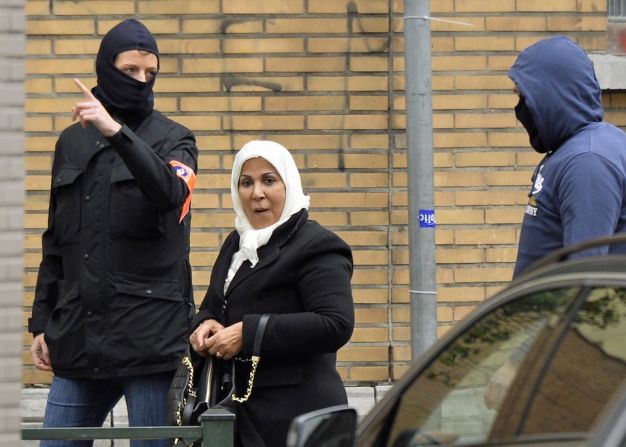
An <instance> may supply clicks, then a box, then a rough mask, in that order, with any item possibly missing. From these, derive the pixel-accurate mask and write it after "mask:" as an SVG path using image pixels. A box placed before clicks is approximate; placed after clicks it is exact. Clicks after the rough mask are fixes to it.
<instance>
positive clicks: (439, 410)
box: [357, 275, 626, 447]
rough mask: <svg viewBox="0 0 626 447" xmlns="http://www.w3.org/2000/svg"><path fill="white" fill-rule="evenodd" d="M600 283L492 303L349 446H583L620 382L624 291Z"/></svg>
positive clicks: (524, 290) (541, 289) (523, 290)
mask: <svg viewBox="0 0 626 447" xmlns="http://www.w3.org/2000/svg"><path fill="white" fill-rule="evenodd" d="M622 276H623V275H622ZM607 281H612V280H609V279H607V278H604V279H599V280H597V281H595V283H594V281H589V280H582V279H580V278H578V279H576V278H574V279H572V278H568V279H567V280H563V279H562V278H561V279H555V280H550V279H549V278H548V279H544V280H543V281H538V282H536V283H535V284H534V285H530V286H524V287H520V288H518V289H519V290H514V291H512V292H510V293H509V296H506V297H502V299H500V300H496V303H495V304H493V305H492V306H490V307H489V306H487V309H486V310H485V311H484V312H481V313H479V314H478V315H476V316H475V317H474V318H472V319H470V321H468V322H467V323H466V324H465V325H463V327H462V328H461V329H459V330H458V331H457V332H456V333H455V334H454V335H453V336H451V337H450V339H449V340H448V341H446V342H445V343H443V344H442V346H440V348H439V350H438V351H437V352H435V353H434V354H433V355H431V356H429V358H428V360H427V361H426V363H425V365H424V366H422V367H418V368H417V369H416V371H415V374H414V375H413V376H412V377H410V378H409V379H408V380H405V381H404V382H403V383H402V384H400V385H399V386H398V389H396V390H395V392H393V393H391V396H390V397H389V398H388V399H387V400H386V401H383V402H381V405H379V407H378V410H377V411H376V412H374V413H372V414H371V415H369V416H368V417H367V418H366V419H365V420H364V421H363V423H362V424H361V426H360V428H359V431H358V433H357V445H358V446H385V447H403V446H425V445H451V446H452V445H527V444H529V443H532V444H533V445H586V442H587V439H588V436H589V432H590V431H591V430H592V429H593V426H594V425H595V424H596V423H597V422H598V421H597V417H598V415H599V414H602V412H603V410H604V409H605V408H606V407H607V406H608V405H610V403H611V401H612V399H615V395H616V394H618V391H619V389H620V386H621V385H622V384H623V382H624V377H626V363H625V359H626V356H625V347H626V284H624V280H623V279H619V280H617V281H614V284H612V285H610V286H607V285H606V284H607Z"/></svg>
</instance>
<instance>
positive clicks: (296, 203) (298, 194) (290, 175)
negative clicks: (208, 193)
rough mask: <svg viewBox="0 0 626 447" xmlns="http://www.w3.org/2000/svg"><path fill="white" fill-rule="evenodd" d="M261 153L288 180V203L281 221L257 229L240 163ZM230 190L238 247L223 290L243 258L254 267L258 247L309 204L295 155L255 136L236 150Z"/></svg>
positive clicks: (286, 188) (286, 198)
mask: <svg viewBox="0 0 626 447" xmlns="http://www.w3.org/2000/svg"><path fill="white" fill-rule="evenodd" d="M257 157H261V158H263V159H265V160H266V161H267V162H268V163H270V164H271V165H272V166H274V168H275V169H276V171H278V174H279V175H280V178H281V179H282V181H283V183H284V184H285V206H284V208H283V212H282V213H281V215H280V219H278V222H276V223H274V224H272V225H270V226H268V227H265V228H261V229H258V230H255V229H254V228H253V227H252V225H250V221H249V220H248V217H247V216H246V213H245V211H244V209H243V205H242V204H241V200H240V199H239V176H240V174H241V167H242V166H243V164H244V163H245V162H246V161H247V160H250V159H251V158H257ZM230 193H231V196H232V200H233V208H234V210H235V229H236V230H237V232H238V233H239V250H238V251H237V252H236V253H235V254H234V255H233V258H232V260H231V264H230V268H229V269H228V275H227V276H226V282H225V283H224V293H226V290H228V286H229V285H230V282H231V281H232V279H233V277H234V276H235V273H237V270H239V267H241V264H243V262H244V261H246V260H248V261H250V264H251V265H252V267H254V266H255V265H256V264H257V262H259V256H258V254H257V250H258V249H259V247H262V246H263V245H265V244H267V242H268V241H269V240H270V238H271V237H272V233H273V232H274V230H275V229H276V228H278V227H279V226H280V225H282V224H283V223H285V222H286V221H287V220H288V219H289V218H290V217H291V216H293V215H294V214H296V213H297V212H299V211H300V210H301V209H303V208H304V209H308V208H309V200H310V198H309V196H306V195H304V192H303V190H302V180H301V179H300V173H299V172H298V168H297V166H296V163H295V161H294V160H293V157H292V156H291V154H290V153H289V151H288V150H287V149H286V148H285V147H283V146H281V145H280V144H278V143H275V142H273V141H265V140H255V141H250V142H248V143H246V144H245V145H244V146H243V147H242V148H241V149H240V150H239V152H238V153H237V156H236V157H235V161H234V163H233V170H232V175H231V182H230Z"/></svg>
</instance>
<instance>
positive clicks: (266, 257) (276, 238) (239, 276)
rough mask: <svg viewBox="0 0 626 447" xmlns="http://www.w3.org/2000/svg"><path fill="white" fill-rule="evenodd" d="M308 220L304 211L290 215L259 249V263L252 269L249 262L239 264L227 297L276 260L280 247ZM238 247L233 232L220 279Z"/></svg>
mask: <svg viewBox="0 0 626 447" xmlns="http://www.w3.org/2000/svg"><path fill="white" fill-rule="evenodd" d="M308 218H309V213H308V212H307V210H306V209H302V210H300V211H298V212H297V213H296V214H294V215H292V216H291V217H290V218H289V220H287V222H285V223H284V224H282V225H281V226H279V227H278V228H276V229H275V230H274V233H272V237H271V238H270V240H269V241H268V242H267V244H266V245H264V246H262V247H260V248H259V251H258V253H259V262H258V263H257V265H255V266H254V268H252V267H251V266H250V262H249V261H244V263H243V264H241V267H239V270H237V273H236V274H235V276H234V278H233V280H232V281H231V283H230V286H229V287H228V291H227V293H226V294H227V295H228V294H229V293H230V292H231V291H232V290H234V289H235V287H237V285H238V284H239V283H240V282H241V281H243V280H244V279H246V278H247V277H248V276H250V275H251V274H253V273H256V272H258V271H259V270H262V269H263V268H265V267H267V266H268V265H270V264H272V263H273V262H274V261H275V260H276V259H277V258H278V256H279V254H280V249H281V247H283V246H284V245H285V244H286V243H287V242H288V241H289V239H291V237H292V236H293V235H294V234H295V233H296V232H297V231H298V229H299V228H300V227H301V226H302V225H303V224H304V223H305V222H306V221H307V220H308ZM238 247H239V234H238V233H236V232H235V233H234V234H233V238H232V241H231V243H230V244H229V247H228V256H227V257H226V259H227V262H224V263H223V265H222V269H223V271H222V272H220V275H219V276H220V277H223V278H226V273H227V272H228V268H229V266H230V260H231V259H232V255H233V254H234V253H235V251H237V249H238Z"/></svg>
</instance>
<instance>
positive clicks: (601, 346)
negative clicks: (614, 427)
mask: <svg viewBox="0 0 626 447" xmlns="http://www.w3.org/2000/svg"><path fill="white" fill-rule="evenodd" d="M625 378H626V289H623V288H610V287H608V288H607V287H602V288H595V289H593V290H591V291H590V293H589V295H588V297H587V299H586V300H585V302H584V303H583V304H582V305H581V306H580V309H578V310H577V312H576V314H575V317H574V319H573V321H572V323H571V325H569V326H568V329H567V331H566V332H565V333H564V334H563V335H562V336H561V337H560V339H559V341H558V343H557V345H556V346H555V349H554V355H553V356H551V358H550V359H549V362H548V364H547V365H546V367H545V371H544V372H543V373H542V374H541V376H540V380H539V381H538V382H537V384H535V385H534V386H533V389H532V390H527V391H526V393H527V394H528V401H527V403H526V405H525V408H524V409H523V412H522V413H521V415H522V417H521V418H520V422H519V427H518V428H517V432H518V433H519V434H529V435H530V434H540V433H555V432H576V431H589V430H590V429H591V428H592V426H593V424H594V422H595V421H596V418H597V417H598V415H599V414H601V413H602V410H603V409H604V408H605V406H606V405H607V403H609V402H611V400H612V399H614V398H617V396H616V393H617V392H618V391H619V390H620V389H621V386H622V384H623V383H624V381H625Z"/></svg>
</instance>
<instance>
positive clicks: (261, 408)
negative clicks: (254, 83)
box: [190, 141, 354, 447]
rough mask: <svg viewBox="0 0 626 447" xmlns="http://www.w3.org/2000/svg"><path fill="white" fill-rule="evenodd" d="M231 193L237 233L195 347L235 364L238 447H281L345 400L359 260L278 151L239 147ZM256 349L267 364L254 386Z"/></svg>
mask: <svg viewBox="0 0 626 447" xmlns="http://www.w3.org/2000/svg"><path fill="white" fill-rule="evenodd" d="M231 192H232V199H233V205H234V209H235V214H236V218H235V227H236V231H233V232H232V233H231V234H230V235H229V236H228V237H227V238H226V240H225V241H224V244H223V246H222V248H221V250H220V253H219V256H218V258H217V260H216V261H215V265H214V267H213V271H212V273H211V281H210V284H209V288H208V291H207V293H206V296H205V297H204V300H203V301H202V304H201V306H200V310H199V312H198V314H197V315H196V318H195V321H194V327H196V329H195V330H194V332H193V333H192V335H191V337H190V342H191V345H192V347H193V349H194V350H195V351H196V352H198V353H199V354H201V355H208V354H211V355H214V356H216V357H218V358H223V359H225V360H230V361H233V362H234V364H235V377H236V386H237V394H238V397H241V396H242V395H245V394H249V398H248V399H247V400H245V401H244V402H237V401H235V403H234V407H235V412H236V415H237V420H236V437H235V438H236V439H235V445H236V446H244V447H248V446H255V447H259V446H267V447H280V446H284V445H285V443H286V436H287V430H288V428H289V424H290V423H291V420H292V419H293V418H294V417H296V416H297V415H299V414H302V413H305V412H308V411H312V410H315V409H319V408H323V407H327V406H332V405H339V404H345V403H347V398H346V393H345V389H344V387H343V383H342V381H341V378H340V376H339V374H338V373H337V370H336V368H335V364H336V352H337V350H338V349H339V348H341V347H342V346H343V345H344V344H345V343H347V342H348V340H349V339H350V336H351V335H352V330H353V327H354V306H353V302H352V293H351V287H350V279H351V277H352V267H353V265H352V253H351V250H350V247H349V246H348V245H347V244H346V243H345V242H343V241H342V240H341V239H340V238H339V237H338V236H337V235H335V234H334V233H333V232H331V231H330V230H327V229H325V228H324V227H322V226H321V225H319V224H318V223H317V222H315V221H313V220H309V218H308V212H307V209H308V206H309V197H308V196H305V195H304V193H303V191H302V184H301V180H300V174H299V172H298V169H297V167H296V164H295V162H294V160H293V158H292V156H291V154H290V153H289V151H287V149H285V148H284V147H283V146H281V145H280V144H278V143H274V142H271V141H251V142H249V143H248V144H246V145H245V146H244V147H243V148H241V150H240V151H239V152H238V153H237V156H236V158H235V162H234V165H233V171H232V181H231ZM262 315H269V319H266V318H262ZM264 322H266V323H264ZM260 323H261V324H260ZM264 324H265V330H264V333H263V336H262V342H261V343H260V351H259V352H254V350H255V346H254V345H255V338H256V342H257V344H258V342H259V337H258V335H257V332H258V329H259V326H261V327H262V326H263V325H264ZM257 349H259V348H258V347H257ZM253 352H254V354H256V355H258V356H259V357H260V361H259V362H258V365H257V368H256V372H255V373H254V374H253V376H254V380H253V385H252V387H249V378H250V377H252V375H251V372H252V368H251V366H250V364H251V362H250V361H249V360H248V361H246V360H247V359H250V358H251V357H252V355H253Z"/></svg>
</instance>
